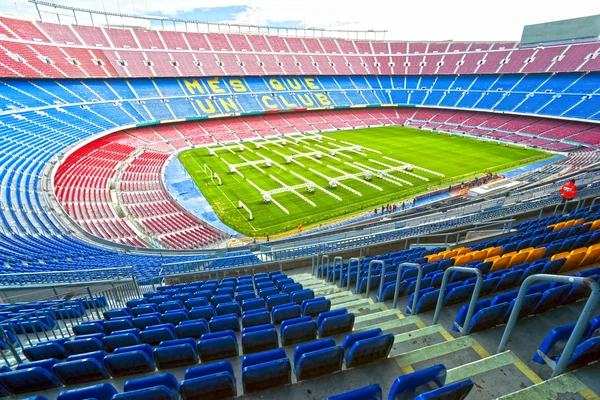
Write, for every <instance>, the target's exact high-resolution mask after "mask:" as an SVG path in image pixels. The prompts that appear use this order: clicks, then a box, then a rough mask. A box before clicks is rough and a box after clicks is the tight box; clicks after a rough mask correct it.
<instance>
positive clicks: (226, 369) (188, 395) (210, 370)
mask: <svg viewBox="0 0 600 400" xmlns="http://www.w3.org/2000/svg"><path fill="white" fill-rule="evenodd" d="M179 390H180V392H181V396H182V397H183V398H184V399H203V398H214V399H226V398H230V397H235V396H237V389H236V384H235V375H234V373H233V367H232V365H231V362H229V361H221V362H217V363H211V364H208V365H201V366H198V367H194V368H189V369H187V370H186V371H185V378H184V381H183V382H182V383H181V386H180V387H179Z"/></svg>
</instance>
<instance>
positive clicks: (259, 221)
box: [179, 127, 548, 237]
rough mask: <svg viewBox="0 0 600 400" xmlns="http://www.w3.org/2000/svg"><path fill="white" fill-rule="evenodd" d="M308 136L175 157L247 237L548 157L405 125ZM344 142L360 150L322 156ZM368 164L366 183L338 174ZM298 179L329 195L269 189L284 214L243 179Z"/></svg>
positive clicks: (265, 186)
mask: <svg viewBox="0 0 600 400" xmlns="http://www.w3.org/2000/svg"><path fill="white" fill-rule="evenodd" d="M310 137H315V136H314V135H307V136H302V137H301V141H300V143H298V144H296V143H295V142H294V139H293V137H288V138H286V141H287V143H286V144H285V145H282V144H281V143H280V144H276V143H274V142H273V141H269V140H261V141H256V142H245V143H243V145H244V147H245V149H244V151H240V150H239V148H238V147H239V146H238V145H237V144H235V145H228V146H227V148H226V147H225V146H215V147H212V149H215V150H216V149H218V150H216V155H210V154H209V150H208V149H207V148H200V149H194V150H187V151H184V152H182V153H181V154H180V155H179V159H180V160H181V162H182V163H183V165H184V166H185V168H186V169H187V171H188V173H189V174H190V175H191V176H192V178H193V179H194V181H195V182H196V185H198V187H199V188H200V190H201V191H202V193H203V194H204V196H205V197H206V199H207V200H208V202H209V203H210V204H211V206H212V207H213V209H214V211H215V212H216V213H217V215H218V216H219V218H220V219H221V220H222V221H223V222H224V223H225V224H227V225H229V226H230V227H232V228H233V229H235V230H236V231H238V232H240V233H243V234H245V235H247V236H251V237H252V236H265V235H274V234H277V233H282V232H286V231H290V230H294V229H296V227H297V225H298V224H299V223H301V224H303V226H304V227H308V226H310V225H314V224H318V223H323V222H325V221H329V220H333V219H337V218H340V217H343V216H347V215H352V214H356V213H358V212H360V211H363V210H372V209H373V208H375V207H381V205H383V204H388V203H391V202H399V201H401V200H404V199H408V198H412V197H414V196H415V195H416V194H419V193H423V192H425V191H427V190H428V189H431V188H433V187H434V186H438V187H440V186H446V185H448V184H449V183H450V182H460V181H465V180H468V179H470V178H471V177H473V176H474V175H475V174H481V173H483V172H486V171H487V172H497V171H502V170H506V169H509V168H513V167H516V166H519V165H523V164H526V163H531V162H533V161H537V160H540V159H542V158H545V157H547V156H548V155H547V154H546V153H543V152H540V151H537V150H531V149H523V148H520V147H506V146H504V145H498V144H496V143H490V142H483V141H478V140H473V139H469V138H464V137H458V136H452V135H446V134H438V133H432V132H428V131H421V130H418V129H414V128H406V127H383V128H370V129H360V130H352V131H340V132H334V133H329V134H325V135H323V140H322V141H321V142H318V141H317V140H314V139H309V138H310ZM331 139H333V140H331ZM342 142H345V143H342ZM256 144H260V148H258V149H257V146H256ZM349 145H359V146H361V147H362V150H360V151H361V153H362V154H358V153H357V152H355V151H352V150H345V151H340V152H339V153H340V154H343V155H340V154H338V155H337V156H336V157H335V158H331V157H329V156H328V154H329V150H333V149H336V148H337V147H339V146H349ZM371 150H373V151H371ZM315 151H322V152H323V155H322V158H321V160H318V159H316V158H315V157H312V158H308V157H297V155H298V154H306V153H311V152H313V153H314V152H315ZM292 155H296V157H297V158H295V161H297V162H299V163H300V164H302V165H298V164H297V163H295V162H291V163H290V164H287V163H286V156H292ZM265 157H266V158H269V159H270V160H272V162H273V165H272V166H271V167H266V166H265V165H264V164H262V165H257V167H258V168H257V167H255V166H252V165H246V166H241V167H239V168H237V169H238V171H239V172H240V173H241V174H243V175H244V177H242V176H240V175H239V174H237V173H235V174H232V173H229V167H228V165H227V163H229V164H238V163H244V162H246V161H259V160H263V159H264V158H265ZM384 157H389V158H384ZM390 158H391V159H392V160H390ZM244 159H245V160H244ZM394 160H397V161H400V162H404V163H408V164H412V165H414V168H413V169H412V174H416V175H418V177H417V176H413V175H410V174H407V173H405V172H401V171H396V170H393V171H390V168H389V167H398V166H401V165H402V163H399V162H395V161H394ZM319 161H320V162H319ZM355 163H359V164H360V166H357V165H356V164H355ZM205 164H206V165H207V166H208V167H209V168H210V169H211V170H212V171H214V172H216V173H217V174H218V175H219V177H220V178H221V179H222V183H223V184H222V185H221V186H218V185H216V181H213V180H211V179H210V176H209V175H208V174H206V173H205V172H204V165H205ZM332 167H333V168H332ZM416 167H421V168H424V169H427V170H429V171H433V172H437V173H440V174H443V175H444V176H439V175H436V174H434V173H433V172H428V171H423V170H421V169H417V168H416ZM284 168H285V169H284ZM369 168H370V169H371V171H373V173H372V175H373V176H372V180H371V182H370V184H371V185H369V183H367V182H366V180H365V178H364V177H357V178H355V179H344V180H339V177H340V176H342V175H343V174H344V173H347V174H356V173H360V172H362V171H366V170H367V169H369ZM259 169H260V170H259ZM310 169H313V170H314V171H317V172H313V171H310ZM384 169H388V171H389V173H388V174H386V175H384V178H381V177H378V176H377V172H376V171H377V170H384ZM320 174H321V175H320ZM322 175H326V176H327V177H329V178H338V180H339V182H340V184H338V186H337V187H336V188H329V180H328V179H327V178H326V177H323V176H322ZM302 178H305V179H308V180H310V181H312V182H314V184H315V185H317V186H319V187H321V188H323V189H325V190H327V191H328V193H326V192H325V191H324V190H321V189H320V188H318V187H317V188H316V190H315V192H314V193H309V192H308V189H307V188H306V187H305V188H299V189H297V192H298V193H299V194H301V195H302V196H303V197H305V198H306V199H308V200H310V201H311V202H313V203H314V206H313V205H311V204H309V202H307V201H306V200H304V199H302V198H301V196H298V195H297V194H295V193H292V192H284V193H278V194H274V195H272V198H273V200H275V201H277V202H278V203H279V204H281V205H282V206H283V207H284V208H285V209H287V211H288V212H289V214H286V213H285V212H284V211H283V210H282V209H281V208H280V207H278V206H277V205H276V204H274V203H269V204H267V203H264V202H263V196H262V194H261V193H260V192H259V190H258V189H256V188H255V187H254V186H253V185H251V184H250V183H248V182H247V181H246V180H247V179H248V180H250V181H252V182H253V183H254V184H255V185H256V186H258V187H259V188H261V189H262V190H265V191H268V190H274V189H278V188H281V187H282V184H281V183H283V184H285V185H288V186H294V185H300V184H303V183H305V180H304V179H302ZM421 178H425V179H426V180H424V179H421ZM278 181H279V182H278ZM280 182H281V183H280ZM409 183H410V184H412V186H411V185H410V184H409ZM341 184H343V185H344V186H346V187H342V185H341ZM373 185H374V186H373ZM358 193H360V195H359V194H358ZM332 194H333V195H334V196H337V197H338V198H335V197H334V196H332ZM238 200H242V201H243V202H244V204H245V205H246V206H247V207H248V208H249V209H250V210H251V211H252V213H253V214H254V220H252V221H248V212H247V211H245V210H243V209H238Z"/></svg>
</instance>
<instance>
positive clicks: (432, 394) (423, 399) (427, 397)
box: [415, 379, 475, 400]
mask: <svg viewBox="0 0 600 400" xmlns="http://www.w3.org/2000/svg"><path fill="white" fill-rule="evenodd" d="M473 386H475V385H474V383H473V381H472V380H471V379H465V380H462V381H459V382H454V383H451V384H449V385H446V386H444V387H441V388H439V389H434V390H431V391H429V392H427V393H423V394H422V395H420V396H417V397H415V400H434V399H457V400H462V399H464V398H465V397H467V395H468V394H469V393H470V392H471V390H472V389H473Z"/></svg>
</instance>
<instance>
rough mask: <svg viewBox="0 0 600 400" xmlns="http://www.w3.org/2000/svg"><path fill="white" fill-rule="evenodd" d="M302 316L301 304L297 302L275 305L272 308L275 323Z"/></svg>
mask: <svg viewBox="0 0 600 400" xmlns="http://www.w3.org/2000/svg"><path fill="white" fill-rule="evenodd" d="M299 316H300V306H299V305H298V304H296V303H286V304H281V305H278V306H275V307H273V308H272V309H271V317H272V319H273V323H274V324H276V325H277V324H279V323H280V322H281V321H283V320H286V319H291V318H297V317H299Z"/></svg>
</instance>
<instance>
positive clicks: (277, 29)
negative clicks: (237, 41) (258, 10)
mask: <svg viewBox="0 0 600 400" xmlns="http://www.w3.org/2000/svg"><path fill="white" fill-rule="evenodd" d="M27 1H28V2H29V3H32V4H34V5H35V8H36V10H37V13H38V16H39V19H40V21H42V14H54V15H56V16H57V18H58V20H59V22H60V15H64V14H59V12H58V10H67V11H70V12H71V13H72V14H73V19H74V20H75V24H78V23H79V22H78V19H77V13H84V14H89V15H90V20H91V21H92V25H93V24H94V19H93V15H101V16H103V17H104V19H105V20H106V26H110V22H109V19H108V17H117V18H129V19H135V20H146V21H160V24H161V27H162V29H163V30H164V28H165V22H168V23H172V24H173V29H176V26H177V24H179V25H183V26H184V27H185V31H186V32H193V31H190V30H189V29H188V25H192V26H193V25H196V32H201V30H200V26H202V27H206V31H207V32H211V30H210V28H211V27H213V28H216V30H217V32H220V33H238V34H242V33H254V34H267V35H272V34H275V35H278V36H290V37H306V38H329V37H332V38H340V39H357V40H385V34H386V33H387V32H388V31H387V30H374V29H367V30H356V29H325V28H317V27H306V26H303V27H297V26H296V27H285V26H274V25H259V24H242V23H239V24H232V23H224V22H209V21H199V20H188V19H181V18H170V17H163V16H158V15H137V14H128V13H120V12H111V11H104V10H94V9H89V8H82V7H72V6H67V5H63V4H58V3H54V2H50V1H43V0H27ZM46 9H52V10H54V11H48V10H46ZM113 26H118V25H117V24H113ZM222 29H223V30H222Z"/></svg>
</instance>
